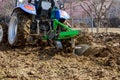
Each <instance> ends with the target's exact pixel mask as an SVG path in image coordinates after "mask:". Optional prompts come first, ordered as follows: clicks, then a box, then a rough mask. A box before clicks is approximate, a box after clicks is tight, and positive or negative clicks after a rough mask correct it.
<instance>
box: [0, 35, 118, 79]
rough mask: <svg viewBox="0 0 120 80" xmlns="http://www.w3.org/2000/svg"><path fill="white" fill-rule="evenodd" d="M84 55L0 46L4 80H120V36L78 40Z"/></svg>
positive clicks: (34, 47) (88, 37)
mask: <svg viewBox="0 0 120 80" xmlns="http://www.w3.org/2000/svg"><path fill="white" fill-rule="evenodd" d="M77 43H82V44H89V45H90V46H91V47H90V49H88V50H87V51H86V52H85V53H84V54H82V55H79V56H78V55H75V54H72V53H63V52H57V51H56V50H55V49H52V48H49V47H44V48H43V47H42V46H31V45H26V46H20V47H16V48H15V47H10V46H8V45H7V44H6V45H4V44H2V45H1V46H0V80H120V34H117V33H108V34H106V33H99V34H86V35H84V36H79V37H77Z"/></svg>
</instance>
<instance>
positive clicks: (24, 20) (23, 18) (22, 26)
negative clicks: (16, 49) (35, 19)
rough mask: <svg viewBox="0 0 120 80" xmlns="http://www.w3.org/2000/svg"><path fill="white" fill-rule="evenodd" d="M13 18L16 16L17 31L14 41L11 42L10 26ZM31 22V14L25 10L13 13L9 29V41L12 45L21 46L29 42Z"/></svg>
mask: <svg viewBox="0 0 120 80" xmlns="http://www.w3.org/2000/svg"><path fill="white" fill-rule="evenodd" d="M12 18H16V20H17V23H15V24H17V25H16V26H17V28H16V31H15V30H13V31H14V32H15V34H16V35H15V37H14V39H13V42H10V37H11V36H10V32H11V30H10V26H11V24H13V23H12ZM30 24H31V16H30V15H29V14H27V13H25V12H22V11H21V10H17V11H15V12H14V13H13V15H12V17H11V20H10V26H9V29H8V41H9V43H10V45H12V46H21V45H25V44H26V43H27V37H28V36H29V34H30ZM13 28H14V27H13Z"/></svg>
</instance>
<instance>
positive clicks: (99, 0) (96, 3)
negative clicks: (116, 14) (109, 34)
mask: <svg viewBox="0 0 120 80" xmlns="http://www.w3.org/2000/svg"><path fill="white" fill-rule="evenodd" d="M112 2H113V0H87V1H82V2H81V3H80V6H81V7H82V8H83V9H84V11H85V12H86V13H87V14H88V15H89V16H90V17H91V18H93V17H94V18H95V22H96V24H97V25H96V26H97V32H99V28H100V27H101V22H102V20H103V19H105V18H106V17H107V15H108V11H109V9H110V7H111V5H112Z"/></svg>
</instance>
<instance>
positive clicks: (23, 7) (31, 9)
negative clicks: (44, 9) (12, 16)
mask: <svg viewBox="0 0 120 80" xmlns="http://www.w3.org/2000/svg"><path fill="white" fill-rule="evenodd" d="M16 9H21V10H23V11H24V12H27V13H29V14H32V15H36V8H35V6H34V5H32V4H20V5H19V6H17V7H16V8H14V10H13V12H14V11H15V10H16Z"/></svg>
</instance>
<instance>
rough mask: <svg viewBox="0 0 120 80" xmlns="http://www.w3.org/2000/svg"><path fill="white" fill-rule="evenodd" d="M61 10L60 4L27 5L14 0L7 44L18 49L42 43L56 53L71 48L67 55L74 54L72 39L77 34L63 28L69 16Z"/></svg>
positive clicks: (36, 0)
mask: <svg viewBox="0 0 120 80" xmlns="http://www.w3.org/2000/svg"><path fill="white" fill-rule="evenodd" d="M63 7H64V5H63V4H62V3H61V1H60V0H28V1H27V2H26V3H25V1H24V0H16V6H15V8H14V10H13V11H12V14H11V19H10V22H9V27H8V42H9V44H10V45H11V46H18V45H24V44H26V43H36V42H37V41H39V40H40V41H44V40H45V41H46V42H47V43H49V44H52V45H53V46H54V47H55V48H56V49H57V50H61V49H67V47H70V48H69V49H70V51H71V50H72V51H74V48H75V45H74V39H73V38H74V37H75V36H77V35H78V34H79V33H80V31H79V30H74V29H72V28H71V26H69V25H66V23H67V21H66V20H68V19H70V16H69V15H68V13H67V12H66V11H64V10H62V8H63ZM39 43H41V42H39ZM68 44H71V45H68ZM43 45H44V44H43ZM66 45H67V46H66ZM77 49H78V47H77Z"/></svg>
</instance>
